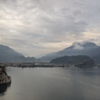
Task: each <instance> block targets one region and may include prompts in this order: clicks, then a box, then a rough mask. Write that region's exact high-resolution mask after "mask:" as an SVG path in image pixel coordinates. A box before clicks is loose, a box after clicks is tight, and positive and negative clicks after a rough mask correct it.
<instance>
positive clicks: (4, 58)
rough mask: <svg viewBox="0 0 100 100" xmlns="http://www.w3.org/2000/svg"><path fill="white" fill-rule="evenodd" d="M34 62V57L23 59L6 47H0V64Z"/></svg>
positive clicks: (20, 55)
mask: <svg viewBox="0 0 100 100" xmlns="http://www.w3.org/2000/svg"><path fill="white" fill-rule="evenodd" d="M13 61H15V62H17V61H22V62H24V61H32V62H33V61H36V59H35V58H34V57H27V58H26V57H24V56H23V55H22V54H20V53H18V52H16V51H15V50H13V49H11V48H10V47H8V46H3V45H0V62H13Z"/></svg>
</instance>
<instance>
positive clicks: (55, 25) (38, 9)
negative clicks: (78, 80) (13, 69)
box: [0, 0, 100, 56]
mask: <svg viewBox="0 0 100 100" xmlns="http://www.w3.org/2000/svg"><path fill="white" fill-rule="evenodd" d="M81 41H92V42H95V43H96V44H98V45H100V0H0V44H3V45H7V46H9V47H11V48H13V49H14V50H16V51H18V52H20V53H23V54H24V55H26V56H37V55H40V54H46V53H50V52H55V51H59V50H62V49H64V48H66V47H68V46H70V45H71V44H72V43H74V42H81Z"/></svg>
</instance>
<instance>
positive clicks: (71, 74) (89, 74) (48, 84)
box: [0, 67, 100, 100]
mask: <svg viewBox="0 0 100 100" xmlns="http://www.w3.org/2000/svg"><path fill="white" fill-rule="evenodd" d="M7 73H8V75H9V76H11V78H12V83H11V84H8V85H3V86H0V100H100V68H99V67H94V68H88V69H83V68H82V69H81V68H14V67H9V68H7Z"/></svg>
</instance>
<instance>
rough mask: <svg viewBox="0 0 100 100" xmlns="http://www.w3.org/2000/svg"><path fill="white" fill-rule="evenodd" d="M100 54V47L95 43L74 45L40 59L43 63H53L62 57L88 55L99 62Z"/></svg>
mask: <svg viewBox="0 0 100 100" xmlns="http://www.w3.org/2000/svg"><path fill="white" fill-rule="evenodd" d="M98 54H100V46H97V45H96V44H95V43H92V42H87V43H73V44H72V46H70V47H68V48H65V49H64V50H61V51H59V52H56V53H53V54H51V55H46V56H43V57H41V58H40V60H41V61H48V62H49V61H51V60H52V59H55V58H58V57H62V56H66V55H67V56H75V55H87V56H89V57H91V58H93V59H94V60H95V62H97V61H99V59H98V58H99V57H98Z"/></svg>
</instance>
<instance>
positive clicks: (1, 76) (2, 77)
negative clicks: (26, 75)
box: [0, 67, 11, 85]
mask: <svg viewBox="0 0 100 100" xmlns="http://www.w3.org/2000/svg"><path fill="white" fill-rule="evenodd" d="M10 82H11V77H10V76H8V75H7V71H6V68H5V67H0V85H1V84H7V83H10Z"/></svg>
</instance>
